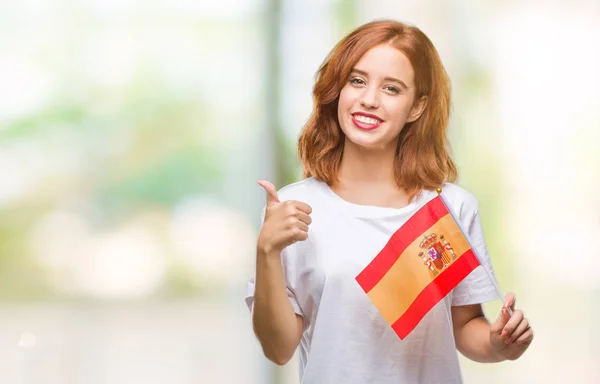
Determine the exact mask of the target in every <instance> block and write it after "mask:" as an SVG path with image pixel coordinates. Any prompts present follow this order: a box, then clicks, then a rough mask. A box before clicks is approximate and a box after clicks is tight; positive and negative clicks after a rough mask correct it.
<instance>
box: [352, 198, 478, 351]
mask: <svg viewBox="0 0 600 384" xmlns="http://www.w3.org/2000/svg"><path fill="white" fill-rule="evenodd" d="M478 265H480V264H479V261H478V259H477V257H476V256H475V254H474V253H473V250H472V249H471V247H470V245H469V243H468V241H467V240H466V239H465V237H464V236H463V234H462V232H461V230H460V228H459V226H458V225H457V224H456V222H455V221H454V219H453V217H452V215H451V213H450V212H449V211H448V208H447V207H446V205H445V204H444V201H443V199H442V198H441V196H439V195H438V196H436V197H435V198H434V199H432V200H431V201H429V202H428V203H427V204H426V205H424V206H423V207H422V208H421V209H419V210H418V211H417V212H416V213H415V214H414V215H413V216H412V217H411V218H410V219H409V220H408V221H407V222H406V223H405V224H404V225H402V227H400V228H399V229H398V230H397V231H396V232H395V233H394V234H393V235H392V237H391V238H390V239H389V241H388V242H387V244H386V245H385V247H384V248H383V249H382V250H381V252H379V254H377V256H375V258H374V259H373V261H372V262H371V263H370V264H369V265H368V266H367V267H366V268H365V269H364V270H363V271H362V272H361V273H360V274H359V275H358V276H357V277H356V281H357V282H358V284H359V285H360V286H361V287H362V289H363V290H364V291H365V292H366V293H367V295H368V296H369V298H370V299H371V301H372V302H373V304H374V305H375V307H376V308H377V309H378V310H379V312H380V313H381V315H382V316H383V317H384V318H385V320H386V321H387V322H388V323H389V324H390V325H391V327H392V328H393V329H394V331H395V332H396V334H398V336H399V337H400V339H404V338H405V337H406V336H407V335H408V334H409V333H410V332H411V331H412V330H413V329H414V328H415V327H416V326H417V325H418V324H419V322H420V321H421V319H423V317H424V316H425V315H426V314H427V312H429V310H431V308H433V307H434V306H435V305H436V304H437V303H438V302H439V301H440V300H442V299H443V298H444V297H445V296H446V295H447V294H448V293H449V292H450V291H451V290H452V289H453V288H454V287H456V286H457V285H458V284H459V283H460V282H461V281H462V280H463V279H464V278H465V277H467V275H468V274H469V273H470V272H471V271H472V270H474V269H475V268H476V267H477V266H478Z"/></svg>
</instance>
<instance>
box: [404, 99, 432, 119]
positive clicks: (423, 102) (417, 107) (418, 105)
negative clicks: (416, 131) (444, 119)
mask: <svg viewBox="0 0 600 384" xmlns="http://www.w3.org/2000/svg"><path fill="white" fill-rule="evenodd" d="M425 108H427V96H421V98H420V99H419V100H417V101H415V103H414V104H413V107H412V110H411V111H410V114H409V115H408V119H406V122H407V123H412V122H413V121H415V120H417V119H418V118H419V117H421V115H422V114H423V112H424V111H425Z"/></svg>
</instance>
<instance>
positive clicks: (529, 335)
mask: <svg viewBox="0 0 600 384" xmlns="http://www.w3.org/2000/svg"><path fill="white" fill-rule="evenodd" d="M532 341H533V329H531V327H530V328H528V329H527V330H526V331H525V332H523V334H522V335H521V336H519V337H518V338H517V340H515V343H516V344H525V343H526V344H529V343H531V342H532Z"/></svg>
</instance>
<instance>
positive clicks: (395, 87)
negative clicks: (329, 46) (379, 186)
mask: <svg viewBox="0 0 600 384" xmlns="http://www.w3.org/2000/svg"><path fill="white" fill-rule="evenodd" d="M425 104H426V103H425V99H423V100H421V101H419V102H418V103H415V85H414V71H413V68H412V66H411V64H410V61H409V60H408V58H407V57H406V56H405V55H404V54H403V53H402V52H400V51H399V50H397V49H396V48H393V47H392V46H390V45H388V44H381V45H378V46H376V47H374V48H371V49H370V50H369V51H367V52H366V53H365V54H364V55H363V56H362V57H361V58H360V60H358V62H357V63H356V65H355V66H354V68H353V69H352V72H351V73H350V77H349V79H348V82H347V83H346V85H345V86H344V88H342V91H341V93H340V97H339V103H338V121H339V122H340V126H341V128H342V131H343V132H344V134H345V135H346V143H345V145H357V146H359V147H362V148H364V149H370V150H373V149H374V150H390V149H393V150H395V148H396V143H397V138H398V134H399V133H400V131H401V130H402V128H403V127H404V125H405V124H406V123H408V122H412V121H415V120H416V119H418V118H419V116H420V115H421V113H422V112H423V110H424V108H425Z"/></svg>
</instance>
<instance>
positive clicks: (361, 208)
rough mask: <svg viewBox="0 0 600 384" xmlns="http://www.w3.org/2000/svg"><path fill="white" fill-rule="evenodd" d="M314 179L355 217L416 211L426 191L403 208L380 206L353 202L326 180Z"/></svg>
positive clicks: (345, 210) (340, 206)
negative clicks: (337, 191)
mask: <svg viewBox="0 0 600 384" xmlns="http://www.w3.org/2000/svg"><path fill="white" fill-rule="evenodd" d="M314 181H315V182H317V183H318V184H320V185H321V187H322V190H323V192H324V193H325V194H326V195H327V196H328V197H329V198H330V200H331V201H332V202H333V203H334V204H335V205H336V206H337V207H338V208H340V209H341V210H342V211H344V212H345V213H346V214H348V215H350V216H354V217H361V218H371V219H374V218H385V217H393V216H400V215H405V214H406V213H408V212H412V211H414V209H415V208H416V207H418V205H419V202H420V201H421V200H422V198H423V192H425V191H422V192H421V193H419V194H418V195H417V196H416V197H415V198H413V199H412V200H411V202H410V203H408V204H407V205H405V206H404V207H401V208H395V207H380V206H376V205H362V204H356V203H351V202H349V201H347V200H345V199H344V198H342V197H341V196H340V195H338V194H337V193H336V192H334V191H333V189H331V187H330V186H329V184H327V183H326V182H324V181H320V180H316V179H314Z"/></svg>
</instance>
